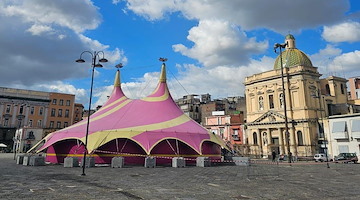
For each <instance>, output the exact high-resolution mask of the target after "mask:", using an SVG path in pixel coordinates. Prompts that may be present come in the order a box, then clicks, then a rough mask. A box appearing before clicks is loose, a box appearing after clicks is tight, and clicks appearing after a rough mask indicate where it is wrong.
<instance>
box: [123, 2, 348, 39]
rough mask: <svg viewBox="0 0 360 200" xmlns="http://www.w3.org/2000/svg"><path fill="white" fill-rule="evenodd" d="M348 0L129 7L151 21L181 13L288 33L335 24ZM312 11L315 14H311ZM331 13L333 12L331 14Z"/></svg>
mask: <svg viewBox="0 0 360 200" xmlns="http://www.w3.org/2000/svg"><path fill="white" fill-rule="evenodd" d="M349 7H350V5H349V2H348V1H343V0H332V1H331V3H329V2H328V0H317V1H313V0H302V1H288V0H272V1H269V0H257V1H253V0H244V1H234V0H222V1H219V0H168V1H162V0H148V1H146V3H145V2H144V1H142V0H127V9H128V10H131V11H133V12H134V13H136V14H138V15H140V16H144V17H145V18H147V19H149V20H160V19H162V18H164V17H166V15H167V14H168V13H175V12H180V13H182V14H183V15H184V16H185V17H187V18H189V19H195V20H212V19H220V20H225V21H229V22H230V23H232V24H236V25H238V26H241V27H242V29H244V30H251V29H256V28H269V29H271V30H274V31H277V32H282V33H285V32H287V31H297V30H301V29H304V28H314V27H318V26H320V25H327V24H332V23H334V22H337V21H340V20H342V19H344V18H345V16H344V13H345V12H346V11H347V10H348V9H349ZM309 13H311V15H309ZM329 13H331V15H329Z"/></svg>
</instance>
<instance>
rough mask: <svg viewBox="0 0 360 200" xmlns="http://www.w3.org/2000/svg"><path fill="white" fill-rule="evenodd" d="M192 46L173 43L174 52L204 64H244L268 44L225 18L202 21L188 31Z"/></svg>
mask: <svg viewBox="0 0 360 200" xmlns="http://www.w3.org/2000/svg"><path fill="white" fill-rule="evenodd" d="M187 38H188V40H190V41H192V42H194V46H193V47H191V48H187V47H185V46H184V45H183V44H176V45H173V49H174V51H175V52H180V53H181V54H183V55H185V56H188V57H191V58H194V59H197V60H199V61H200V62H201V63H203V64H204V66H219V65H238V64H246V63H247V62H248V61H249V56H250V55H251V54H256V53H261V52H263V51H264V50H265V49H267V47H268V43H267V42H265V41H263V42H256V39H255V38H250V39H248V38H246V34H245V33H244V32H242V31H240V30H239V29H237V28H236V27H234V26H233V25H231V24H229V23H228V22H226V21H220V20H202V21H200V22H199V25H198V26H196V27H193V28H192V29H191V30H190V31H189V35H188V37H187Z"/></svg>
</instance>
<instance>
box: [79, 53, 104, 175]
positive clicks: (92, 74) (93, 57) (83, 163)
mask: <svg viewBox="0 0 360 200" xmlns="http://www.w3.org/2000/svg"><path fill="white" fill-rule="evenodd" d="M84 53H89V54H90V55H91V59H92V66H91V68H92V73H91V87H90V100H89V109H88V117H87V124H86V134H85V144H84V145H85V149H84V157H83V161H82V174H81V175H82V176H85V175H86V174H85V165H86V153H87V143H88V135H89V125H90V112H91V99H92V91H93V84H94V71H95V67H99V68H100V67H103V66H102V65H101V64H100V63H97V64H96V61H97V58H98V57H99V53H102V58H101V59H99V60H98V62H108V60H107V59H106V58H104V52H103V51H98V52H96V51H94V52H91V51H83V52H82V53H81V54H80V58H79V59H77V60H76V61H75V62H77V63H84V62H85V60H84V59H82V58H81V56H82V55H83V54H84Z"/></svg>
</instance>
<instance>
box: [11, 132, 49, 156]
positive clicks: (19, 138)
mask: <svg viewBox="0 0 360 200" xmlns="http://www.w3.org/2000/svg"><path fill="white" fill-rule="evenodd" d="M43 137H44V129H42V128H27V127H24V128H19V129H17V130H16V132H15V140H14V144H15V145H14V149H13V150H16V152H17V153H25V152H26V151H27V150H29V149H30V148H31V147H33V146H34V145H35V144H36V143H38V142H39V141H40V140H41V139H42V138H43Z"/></svg>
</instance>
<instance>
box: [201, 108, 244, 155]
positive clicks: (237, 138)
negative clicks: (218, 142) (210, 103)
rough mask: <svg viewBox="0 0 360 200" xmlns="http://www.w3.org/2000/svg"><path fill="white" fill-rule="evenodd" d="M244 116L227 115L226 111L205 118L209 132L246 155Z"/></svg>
mask: <svg viewBox="0 0 360 200" xmlns="http://www.w3.org/2000/svg"><path fill="white" fill-rule="evenodd" d="M243 124H244V116H243V115H242V114H234V115H226V114H225V111H213V112H212V116H208V117H206V118H205V125H204V126H205V127H206V128H207V129H208V131H210V132H212V133H213V134H215V135H218V136H220V138H222V139H223V140H224V142H225V144H226V145H227V146H228V147H229V148H230V149H231V150H234V151H236V152H237V153H239V154H241V155H243V154H244V152H245V151H244V148H245V146H244V145H243V144H244V134H243V133H244V131H243Z"/></svg>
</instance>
